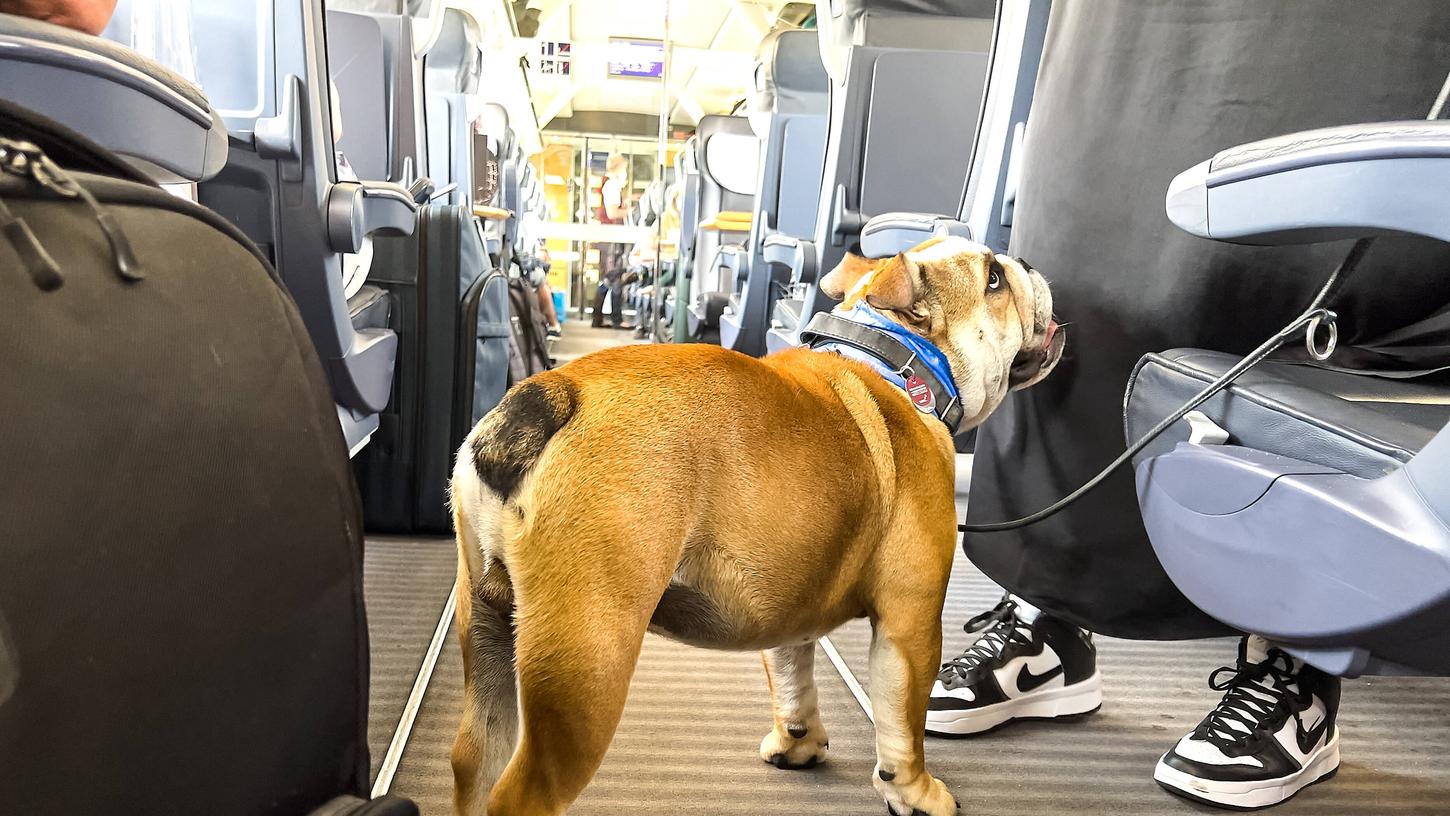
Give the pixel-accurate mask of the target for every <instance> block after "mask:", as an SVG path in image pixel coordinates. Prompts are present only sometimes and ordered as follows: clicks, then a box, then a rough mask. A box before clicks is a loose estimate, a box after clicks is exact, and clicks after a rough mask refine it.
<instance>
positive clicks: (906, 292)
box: [866, 252, 918, 312]
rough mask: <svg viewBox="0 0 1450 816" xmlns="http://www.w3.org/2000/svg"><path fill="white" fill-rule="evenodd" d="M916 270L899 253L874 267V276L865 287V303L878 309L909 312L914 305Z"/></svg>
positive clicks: (912, 264) (902, 253)
mask: <svg viewBox="0 0 1450 816" xmlns="http://www.w3.org/2000/svg"><path fill="white" fill-rule="evenodd" d="M917 274H918V271H917V268H916V264H914V263H912V262H911V260H910V259H908V258H907V257H906V253H904V252H899V253H897V254H896V257H894V258H887V259H886V260H884V261H882V262H881V264H880V266H877V267H876V274H875V275H873V276H872V278H871V282H870V283H869V284H868V285H867V286H866V302H867V303H869V304H871V305H872V306H875V307H876V308H878V309H890V310H892V311H897V312H905V311H909V310H910V309H911V307H912V306H913V305H915V303H916V284H917Z"/></svg>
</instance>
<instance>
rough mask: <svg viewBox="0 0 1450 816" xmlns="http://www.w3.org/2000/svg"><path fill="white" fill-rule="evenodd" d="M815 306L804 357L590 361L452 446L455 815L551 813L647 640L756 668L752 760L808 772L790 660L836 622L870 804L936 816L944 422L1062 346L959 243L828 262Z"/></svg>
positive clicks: (530, 392) (796, 673) (606, 734)
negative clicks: (867, 649) (846, 643)
mask: <svg viewBox="0 0 1450 816" xmlns="http://www.w3.org/2000/svg"><path fill="white" fill-rule="evenodd" d="M820 286H821V288H822V289H823V290H824V291H825V292H826V293H827V294H829V295H831V296H832V297H834V298H837V299H840V300H841V301H842V302H841V305H840V306H839V307H838V308H837V309H835V310H834V311H833V312H832V313H831V314H832V315H833V316H834V318H833V319H832V320H830V321H827V322H829V323H830V324H831V326H832V327H834V328H832V329H831V330H830V331H827V332H826V335H827V336H826V337H824V338H823V339H822V338H820V337H818V338H817V339H818V340H821V342H818V343H816V344H815V345H816V348H797V349H791V350H788V351H784V352H780V353H777V354H773V355H770V356H768V357H765V358H763V359H755V358H752V357H748V356H745V355H743V354H738V353H736V352H733V351H727V350H724V349H721V348H719V347H715V346H707V345H636V346H623V347H618V348H612V349H608V350H605V351H600V352H597V353H594V354H591V355H588V356H586V357H582V358H580V359H578V360H576V361H574V362H571V363H569V364H568V365H565V366H563V367H562V368H559V369H557V370H554V371H549V372H545V373H542V374H539V375H536V376H534V377H532V378H530V379H528V380H526V381H524V382H522V383H519V384H518V385H517V386H516V387H514V388H513V390H512V391H510V392H509V393H508V395H507V396H506V397H505V398H504V399H503V401H502V402H501V403H499V405H498V407H497V408H495V409H494V410H493V411H491V412H490V413H489V414H488V415H487V416H486V417H484V418H483V420H482V421H480V422H479V423H478V425H477V427H475V428H474V429H473V431H472V433H471V434H469V436H468V438H467V440H466V441H465V442H464V443H463V446H462V447H461V448H460V449H459V452H458V457H457V464H456V467H455V468H454V471H453V482H452V510H453V517H454V525H455V529H456V531H457V540H458V549H459V558H458V578H457V598H458V606H457V631H458V633H459V639H460V641H461V645H462V648H463V667H464V683H465V696H464V699H465V703H464V711H463V718H462V722H461V723H460V725H459V729H458V736H457V740H456V742H455V743H454V747H453V753H452V763H453V772H454V804H455V809H456V812H457V813H459V814H466V815H467V816H478V815H479V814H485V813H486V814H489V816H555V815H556V814H560V813H564V812H565V810H566V809H567V808H568V807H569V805H570V804H571V803H572V802H573V801H574V800H575V798H576V797H578V796H579V794H580V792H581V791H583V790H584V787H585V786H586V785H587V784H588V783H589V781H590V779H591V778H592V777H593V775H594V773H595V771H596V769H597V768H598V767H599V763H600V761H601V760H602V759H603V757H604V753H605V750H606V749H607V748H608V747H609V743H610V741H611V739H612V737H613V734H614V731H615V728H616V726H617V725H618V723H619V718H620V714H621V712H622V711H623V709H624V703H625V697H626V694H627V692H628V689H629V683H630V678H631V677H632V675H633V673H634V668H635V662H636V660H637V658H638V656H639V652H640V647H641V643H642V641H643V638H644V636H645V633H646V632H656V633H658V634H661V635H664V636H666V637H670V638H674V639H676V640H679V641H683V642H685V643H688V644H693V645H697V646H703V647H709V648H715V649H748V650H760V651H761V655H762V658H763V663H764V665H765V671H766V679H767V681H768V683H769V687H770V690H771V695H772V703H773V710H774V724H773V727H772V728H771V729H770V732H769V733H767V734H766V735H765V739H764V740H763V741H762V742H761V744H760V756H761V758H762V759H764V760H765V761H766V762H769V763H771V764H772V765H775V766H776V767H779V768H788V769H794V768H806V767H810V766H813V765H815V764H816V763H818V762H820V761H822V760H823V759H824V758H825V756H826V746H827V736H826V728H825V726H824V725H823V724H822V722H821V715H820V711H819V710H818V708H817V702H816V689H815V683H814V679H813V676H812V671H813V663H814V660H815V653H816V640H817V639H818V638H820V637H821V636H823V635H825V634H827V633H829V632H831V630H833V629H835V628H836V627H838V626H840V625H841V624H842V623H844V622H845V621H847V620H850V619H852V618H860V617H866V618H869V619H870V621H871V626H872V630H873V637H872V645H871V658H870V659H871V666H870V682H869V688H868V693H869V696H870V699H871V707H872V711H873V712H874V719H875V727H876V755H877V764H876V769H875V774H874V776H873V778H872V783H873V784H874V785H875V787H876V790H877V791H878V792H879V793H880V795H881V796H882V797H883V798H884V799H885V800H886V804H887V807H888V809H889V810H890V811H891V812H892V813H893V814H898V815H899V816H910V815H911V814H915V815H916V816H948V814H952V813H955V812H956V810H957V804H956V802H955V800H954V799H953V797H952V794H951V793H950V792H949V791H948V790H947V787H946V785H944V784H943V783H942V782H941V781H940V780H938V779H936V778H935V777H933V776H932V775H931V774H930V773H929V772H928V771H927V769H926V763H925V761H924V758H923V750H922V742H923V736H924V728H925V717H926V708H927V697H928V694H929V693H930V690H931V687H932V682H933V680H934V678H935V676H936V673H937V669H938V661H939V660H940V656H941V637H942V629H941V614H942V604H943V601H944V598H945V593H946V588H947V579H948V576H949V573H950V570H951V563H952V557H953V554H954V553H955V550H956V543H957V527H956V524H957V520H956V510H955V490H954V477H953V470H954V464H955V449H954V446H953V444H952V436H951V433H950V431H949V428H948V424H954V425H956V426H957V430H965V429H967V428H970V427H972V426H975V425H976V424H978V423H980V422H981V421H982V420H984V419H985V418H986V417H987V415H988V414H990V413H991V412H992V411H993V410H994V409H995V408H996V407H997V406H998V405H999V404H1000V403H1001V401H1002V399H1003V398H1004V397H1005V396H1006V394H1007V392H1008V391H1009V390H1011V389H1016V388H1026V387H1028V386H1030V385H1032V384H1034V383H1036V382H1038V381H1039V380H1041V379H1042V378H1043V377H1046V376H1047V375H1048V373H1049V372H1050V371H1051V370H1052V368H1053V366H1055V365H1056V364H1057V362H1058V360H1059V359H1060V358H1061V356H1062V351H1063V346H1064V342H1065V337H1064V333H1063V332H1060V331H1058V330H1057V324H1056V323H1055V322H1054V321H1053V319H1052V296H1051V294H1050V293H1049V291H1048V286H1047V283H1046V281H1044V280H1043V278H1042V276H1041V275H1039V274H1038V273H1037V272H1036V271H1034V270H1033V269H1032V268H1031V267H1030V266H1028V265H1027V264H1025V263H1023V262H1022V261H1020V260H1017V259H1015V258H1011V257H1007V256H1006V255H998V254H995V253H993V252H992V251H991V250H989V249H988V248H986V247H984V246H982V245H980V244H976V243H973V242H970V241H968V240H965V239H962V238H945V239H934V240H932V241H928V242H926V243H923V244H921V245H919V246H916V247H914V248H913V249H911V250H909V251H907V252H903V253H901V254H898V255H896V256H894V257H890V258H885V259H882V260H867V259H864V258H860V257H856V256H853V255H850V256H847V257H846V259H845V260H844V261H843V262H842V263H841V264H840V265H839V266H838V267H836V268H835V269H834V270H833V271H832V272H830V273H829V274H828V275H826V276H825V277H824V278H823V279H822V280H821V282H820ZM813 325H814V324H813ZM858 325H859V326H860V327H861V328H860V329H859V330H858V329H856V328H853V327H854V326H858ZM823 331H824V329H823ZM858 335H859V336H860V337H863V338H865V339H866V340H869V341H870V342H866V341H864V340H863V341H862V342H861V343H855V341H854V340H853V339H852V338H856V337H857V336H858ZM842 338H844V339H842ZM883 338H884V339H883ZM863 348H864V349H867V350H863ZM873 348H876V349H884V351H883V352H882V353H881V354H880V355H877V356H873V354H872V353H871V352H870V351H869V349H873ZM907 354H909V359H908V361H907V363H906V364H904V365H903V364H900V360H901V359H907V357H906V355H907ZM893 358H894V359H893ZM953 405H954V406H955V408H953ZM944 420H948V421H944Z"/></svg>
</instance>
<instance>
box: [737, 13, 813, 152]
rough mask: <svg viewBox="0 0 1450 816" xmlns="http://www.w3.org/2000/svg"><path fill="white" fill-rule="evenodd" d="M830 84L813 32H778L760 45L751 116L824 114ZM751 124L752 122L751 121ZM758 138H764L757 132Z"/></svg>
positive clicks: (767, 36) (757, 129)
mask: <svg viewBox="0 0 1450 816" xmlns="http://www.w3.org/2000/svg"><path fill="white" fill-rule="evenodd" d="M830 85H831V80H830V78H829V77H828V76H826V67H825V65H824V64H823V63H822V62H821V47H820V36H819V34H818V33H817V32H815V31H809V30H791V29H779V30H776V31H773V32H771V33H770V34H768V35H766V37H765V39H764V40H762V41H761V43H760V50H759V51H758V52H757V59H756V65H755V88H754V93H753V94H752V99H751V104H750V111H751V113H752V114H772V113H825V112H826V111H827V108H828V106H829V104H830V103H829V100H828V97H827V94H828V93H829V91H830ZM752 122H754V119H753V118H752ZM756 133H757V135H760V136H762V137H763V136H764V135H765V134H764V133H762V132H761V131H760V128H759V127H757V128H756Z"/></svg>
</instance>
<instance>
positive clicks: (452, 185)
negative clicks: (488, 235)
mask: <svg viewBox="0 0 1450 816" xmlns="http://www.w3.org/2000/svg"><path fill="white" fill-rule="evenodd" d="M440 29H441V30H440V32H439V35H438V39H437V41H436V42H435V43H434V44H433V47H432V48H430V49H428V53H427V54H426V55H424V57H423V87H424V97H425V105H426V113H427V123H428V128H427V134H428V138H427V142H428V177H429V178H430V179H432V180H433V183H434V185H436V187H437V191H436V192H435V193H434V198H433V200H434V202H435V203H440V204H452V205H456V206H461V207H468V208H470V209H471V208H472V206H473V136H472V124H471V122H470V121H469V115H468V96H469V94H473V93H476V92H477V91H478V86H479V82H480V80H481V78H482V74H483V51H482V50H481V49H480V48H479V43H480V42H481V41H482V39H483V31H482V28H481V27H480V26H479V24H478V21H477V20H476V19H474V17H473V15H471V14H468V13H466V12H464V11H462V10H460V9H456V8H448V9H445V10H444V11H443V14H442V19H441V21H440Z"/></svg>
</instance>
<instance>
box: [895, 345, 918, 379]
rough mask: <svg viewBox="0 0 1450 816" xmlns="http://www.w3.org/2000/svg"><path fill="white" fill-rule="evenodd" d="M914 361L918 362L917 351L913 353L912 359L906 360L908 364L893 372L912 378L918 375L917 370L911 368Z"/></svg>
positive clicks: (899, 375)
mask: <svg viewBox="0 0 1450 816" xmlns="http://www.w3.org/2000/svg"><path fill="white" fill-rule="evenodd" d="M914 362H916V352H914V351H913V352H912V353H911V359H910V360H907V361H906V365H904V366H902V367H901V368H898V369H896V371H894V372H892V373H894V374H895V375H896V376H898V377H906V378H907V379H910V378H911V377H913V376H915V375H916V372H915V371H913V370H912V368H911V364H912V363H914Z"/></svg>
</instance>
